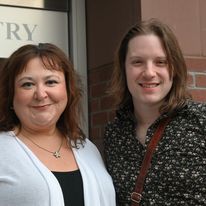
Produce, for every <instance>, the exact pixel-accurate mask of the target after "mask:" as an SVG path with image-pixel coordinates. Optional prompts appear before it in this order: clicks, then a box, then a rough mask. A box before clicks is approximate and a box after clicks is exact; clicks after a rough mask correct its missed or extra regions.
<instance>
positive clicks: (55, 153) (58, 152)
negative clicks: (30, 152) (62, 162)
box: [24, 136, 64, 158]
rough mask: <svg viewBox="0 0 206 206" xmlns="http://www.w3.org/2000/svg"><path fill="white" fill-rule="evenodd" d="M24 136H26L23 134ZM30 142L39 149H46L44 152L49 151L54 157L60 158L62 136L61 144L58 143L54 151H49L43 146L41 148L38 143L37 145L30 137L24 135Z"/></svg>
mask: <svg viewBox="0 0 206 206" xmlns="http://www.w3.org/2000/svg"><path fill="white" fill-rule="evenodd" d="M24 137H26V136H24ZM26 138H27V139H28V140H29V141H30V142H32V143H33V144H34V145H36V146H37V147H39V148H40V149H42V150H44V151H46V152H49V153H51V154H52V155H53V156H54V157H56V158H60V157H61V154H60V150H61V147H62V145H63V139H64V138H62V141H61V144H60V145H59V148H58V149H57V150H56V151H54V152H52V151H50V150H48V149H45V148H43V147H42V146H40V145H38V144H37V143H36V142H34V141H33V140H32V139H30V138H29V137H26Z"/></svg>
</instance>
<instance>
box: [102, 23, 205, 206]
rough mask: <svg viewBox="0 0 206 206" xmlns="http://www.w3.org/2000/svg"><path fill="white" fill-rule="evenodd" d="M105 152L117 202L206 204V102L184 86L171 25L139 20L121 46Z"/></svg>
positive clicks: (183, 65) (121, 205) (181, 61)
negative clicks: (112, 114)
mask: <svg viewBox="0 0 206 206" xmlns="http://www.w3.org/2000/svg"><path fill="white" fill-rule="evenodd" d="M109 92H110V94H111V95H112V96H113V97H114V101H115V106H116V108H117V111H116V117H115V118H114V120H113V121H111V122H109V123H108V124H107V126H106V129H105V140H104V141H105V160H106V164H107V168H108V171H109V173H110V174H111V176H112V178H113V182H114V186H115V189H116V194H117V203H118V205H119V206H130V205H142V206H151V205H155V206H157V205H168V206H169V205H195V206H197V205H206V184H205V182H206V104H205V103H198V102H195V101H193V100H192V98H191V97H190V95H189V93H188V91H187V67H186V63H185V60H184V57H183V54H182V51H181V49H180V46H179V43H178V41H177V38H176V36H175V35H174V32H173V31H172V30H171V28H169V27H168V26H167V25H166V24H164V23H162V22H161V21H159V20H157V19H150V20H147V21H141V22H139V23H137V24H136V25H134V26H132V27H131V28H130V29H129V30H128V32H127V33H126V34H125V35H124V37H123V39H122V41H121V42H120V45H119V47H118V50H117V53H116V57H115V62H114V71H113V76H112V80H111V88H110V91H109Z"/></svg>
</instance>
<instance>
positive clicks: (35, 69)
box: [13, 58, 67, 129]
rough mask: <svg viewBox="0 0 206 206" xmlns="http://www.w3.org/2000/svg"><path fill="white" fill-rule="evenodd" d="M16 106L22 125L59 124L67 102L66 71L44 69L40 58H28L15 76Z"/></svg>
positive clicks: (46, 125)
mask: <svg viewBox="0 0 206 206" xmlns="http://www.w3.org/2000/svg"><path fill="white" fill-rule="evenodd" d="M14 87H15V88H14V99H13V107H14V111H15V113H16V115H17V117H18V118H19V120H20V123H21V125H22V126H23V127H28V128H31V129H43V128H48V127H52V126H56V122H57V121H58V119H59V117H60V116H61V114H62V112H63V111H64V109H65V107H66V105H67V89H66V83H65V77H64V73H63V72H61V71H56V70H48V69H45V68H44V66H43V64H42V62H41V60H40V59H39V58H34V59H32V60H30V61H29V63H28V65H27V67H26V68H25V70H24V71H23V72H22V73H21V74H19V75H18V76H17V77H16V79H15V84H14Z"/></svg>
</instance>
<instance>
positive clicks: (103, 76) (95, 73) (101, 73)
mask: <svg viewBox="0 0 206 206" xmlns="http://www.w3.org/2000/svg"><path fill="white" fill-rule="evenodd" d="M111 71H112V66H111V65H108V66H107V67H103V68H98V69H95V70H89V73H88V79H89V83H90V85H92V84H96V83H99V82H104V81H109V80H110V78H111Z"/></svg>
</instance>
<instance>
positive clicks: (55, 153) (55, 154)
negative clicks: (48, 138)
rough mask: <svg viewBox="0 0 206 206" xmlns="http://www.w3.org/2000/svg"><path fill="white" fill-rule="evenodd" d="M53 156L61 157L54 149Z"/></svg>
mask: <svg viewBox="0 0 206 206" xmlns="http://www.w3.org/2000/svg"><path fill="white" fill-rule="evenodd" d="M53 156H54V157H56V158H60V157H61V155H60V152H59V151H55V152H54V153H53Z"/></svg>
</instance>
